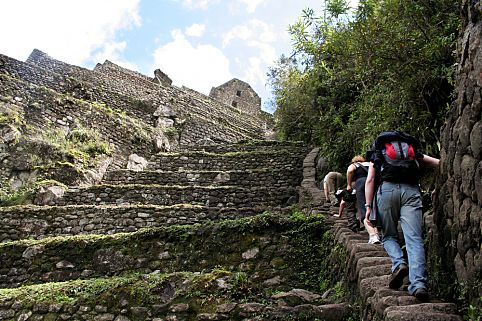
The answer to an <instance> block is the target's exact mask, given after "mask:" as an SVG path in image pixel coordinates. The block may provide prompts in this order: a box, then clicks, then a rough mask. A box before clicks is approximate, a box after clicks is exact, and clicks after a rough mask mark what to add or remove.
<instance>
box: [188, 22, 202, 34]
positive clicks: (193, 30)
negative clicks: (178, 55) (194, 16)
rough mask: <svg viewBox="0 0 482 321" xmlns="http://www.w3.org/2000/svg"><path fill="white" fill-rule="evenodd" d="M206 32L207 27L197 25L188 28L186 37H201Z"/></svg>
mask: <svg viewBox="0 0 482 321" xmlns="http://www.w3.org/2000/svg"><path fill="white" fill-rule="evenodd" d="M204 30H206V26H205V25H202V24H198V23H195V24H193V25H191V26H189V27H187V28H186V35H188V36H191V37H201V36H202V35H203V34H204Z"/></svg>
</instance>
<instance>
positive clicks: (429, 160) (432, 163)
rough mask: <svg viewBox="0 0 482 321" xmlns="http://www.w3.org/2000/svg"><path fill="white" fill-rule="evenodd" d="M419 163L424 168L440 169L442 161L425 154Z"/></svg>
mask: <svg viewBox="0 0 482 321" xmlns="http://www.w3.org/2000/svg"><path fill="white" fill-rule="evenodd" d="M419 163H420V164H421V165H422V167H431V168H434V167H438V165H439V163H440V160H439V159H438V158H435V157H432V156H428V155H425V154H423V158H422V159H420V160H419Z"/></svg>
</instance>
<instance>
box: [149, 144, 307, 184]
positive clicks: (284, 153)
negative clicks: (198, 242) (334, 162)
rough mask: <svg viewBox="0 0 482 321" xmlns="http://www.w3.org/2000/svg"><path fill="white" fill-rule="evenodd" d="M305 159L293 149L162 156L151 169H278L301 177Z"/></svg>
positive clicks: (151, 164) (167, 154) (153, 158)
mask: <svg viewBox="0 0 482 321" xmlns="http://www.w3.org/2000/svg"><path fill="white" fill-rule="evenodd" d="M305 155H306V153H304V152H302V153H294V152H292V151H290V150H289V149H286V150H279V151H260V152H233V153H225V154H213V153H206V152H185V153H158V154H156V155H154V156H153V157H152V158H151V159H150V160H149V164H148V168H147V169H150V170H164V171H178V170H194V169H195V170H204V171H205V170H209V171H229V170H249V169H273V168H277V169H278V170H286V171H288V172H291V171H293V170H299V171H300V176H301V172H302V169H303V157H304V156H305ZM300 180H301V177H300Z"/></svg>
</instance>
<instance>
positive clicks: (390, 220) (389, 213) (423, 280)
mask: <svg viewBox="0 0 482 321" xmlns="http://www.w3.org/2000/svg"><path fill="white" fill-rule="evenodd" d="M377 204H378V209H379V216H378V218H379V219H380V223H381V226H382V229H383V239H382V242H383V247H384V248H385V251H387V253H388V255H389V256H390V258H391V260H392V272H393V271H394V270H395V269H396V268H397V267H398V266H399V265H400V264H402V263H404V264H407V262H406V261H405V258H404V257H403V252H402V249H401V248H400V244H399V242H398V230H397V226H398V221H399V220H400V225H401V227H402V231H403V236H404V239H405V245H406V249H407V254H408V262H409V264H408V267H409V278H410V286H409V287H408V292H409V293H410V294H413V293H414V292H415V290H416V289H418V288H425V289H426V288H427V271H426V267H425V249H424V247H423V238H422V221H423V215H422V197H421V194H420V189H419V187H418V186H417V185H411V184H397V183H390V182H383V183H382V185H381V186H380V187H379V188H378V191H377Z"/></svg>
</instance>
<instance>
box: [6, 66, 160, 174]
mask: <svg viewBox="0 0 482 321" xmlns="http://www.w3.org/2000/svg"><path fill="white" fill-rule="evenodd" d="M2 58H4V57H0V60H2ZM12 62H13V61H12V60H11V59H10V60H9V66H10V67H12V64H11V63H12ZM22 65H25V64H23V63H20V62H19V64H18V65H17V67H18V68H15V67H14V68H13V69H15V70H17V71H23V72H22V74H23V75H24V76H26V78H24V79H28V78H30V77H32V78H33V79H39V78H40V79H41V77H42V76H45V77H47V78H48V76H47V75H46V74H44V75H41V73H37V72H35V69H34V68H27V69H26V70H22ZM0 69H1V68H0ZM1 71H3V72H4V73H1ZM6 72H7V70H5V69H4V70H0V78H1V79H2V88H1V89H2V93H1V100H0V104H2V111H5V112H12V113H15V114H16V115H18V117H19V119H20V120H19V123H18V124H16V125H15V126H16V127H18V129H19V137H21V136H24V138H25V139H27V140H28V141H29V142H33V141H35V137H36V136H41V135H39V133H42V134H44V135H43V136H45V134H48V133H51V136H56V135H57V134H55V133H56V132H58V135H60V134H61V133H63V135H65V136H66V135H68V134H69V133H70V131H72V130H75V129H79V128H84V129H87V130H89V131H91V132H95V133H97V134H99V135H100V137H99V138H100V139H101V140H102V141H104V142H105V143H108V144H109V146H110V150H111V152H112V155H113V156H114V167H125V164H126V162H127V157H128V156H129V155H130V154H132V153H137V154H139V155H150V154H152V153H154V144H153V136H154V133H155V131H154V128H152V127H150V126H147V125H145V124H144V122H143V121H142V120H140V119H138V118H136V116H135V115H131V116H128V115H126V114H125V113H123V112H122V111H121V110H118V109H117V110H114V109H112V108H111V107H108V106H106V105H103V104H97V103H92V102H91V101H89V100H84V99H80V98H76V97H75V96H74V95H75V93H74V92H72V91H71V90H73V89H72V88H71V87H69V84H71V83H70V82H69V81H68V79H65V78H60V79H51V81H52V83H56V84H57V88H56V89H57V90H58V91H55V90H51V88H46V87H44V86H40V85H35V84H32V83H30V82H26V81H25V82H24V81H22V80H18V79H17V78H12V77H10V76H9V75H7V74H6ZM38 76H40V77H39V78H38ZM39 82H41V81H39ZM62 84H64V85H62ZM62 86H64V87H62ZM48 143H49V141H45V144H48ZM50 143H54V141H51V142H50ZM5 148H6V149H7V150H8V152H6V153H5V158H4V159H3V162H2V165H1V166H0V167H1V170H2V172H1V175H2V177H10V176H11V173H12V170H14V171H15V170H23V169H22V168H18V166H19V163H23V162H22V161H20V160H21V159H23V158H25V157H29V156H32V155H34V154H35V153H34V151H33V150H29V148H28V147H25V146H24V147H22V148H20V147H19V146H16V145H15V143H12V144H9V145H5ZM17 150H18V151H17ZM17 154H21V155H17ZM20 156H21V157H20ZM37 156H49V155H37ZM51 156H52V155H51ZM32 157H33V156H32ZM32 165H33V166H35V165H41V164H32ZM31 169H32V170H33V168H31Z"/></svg>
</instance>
